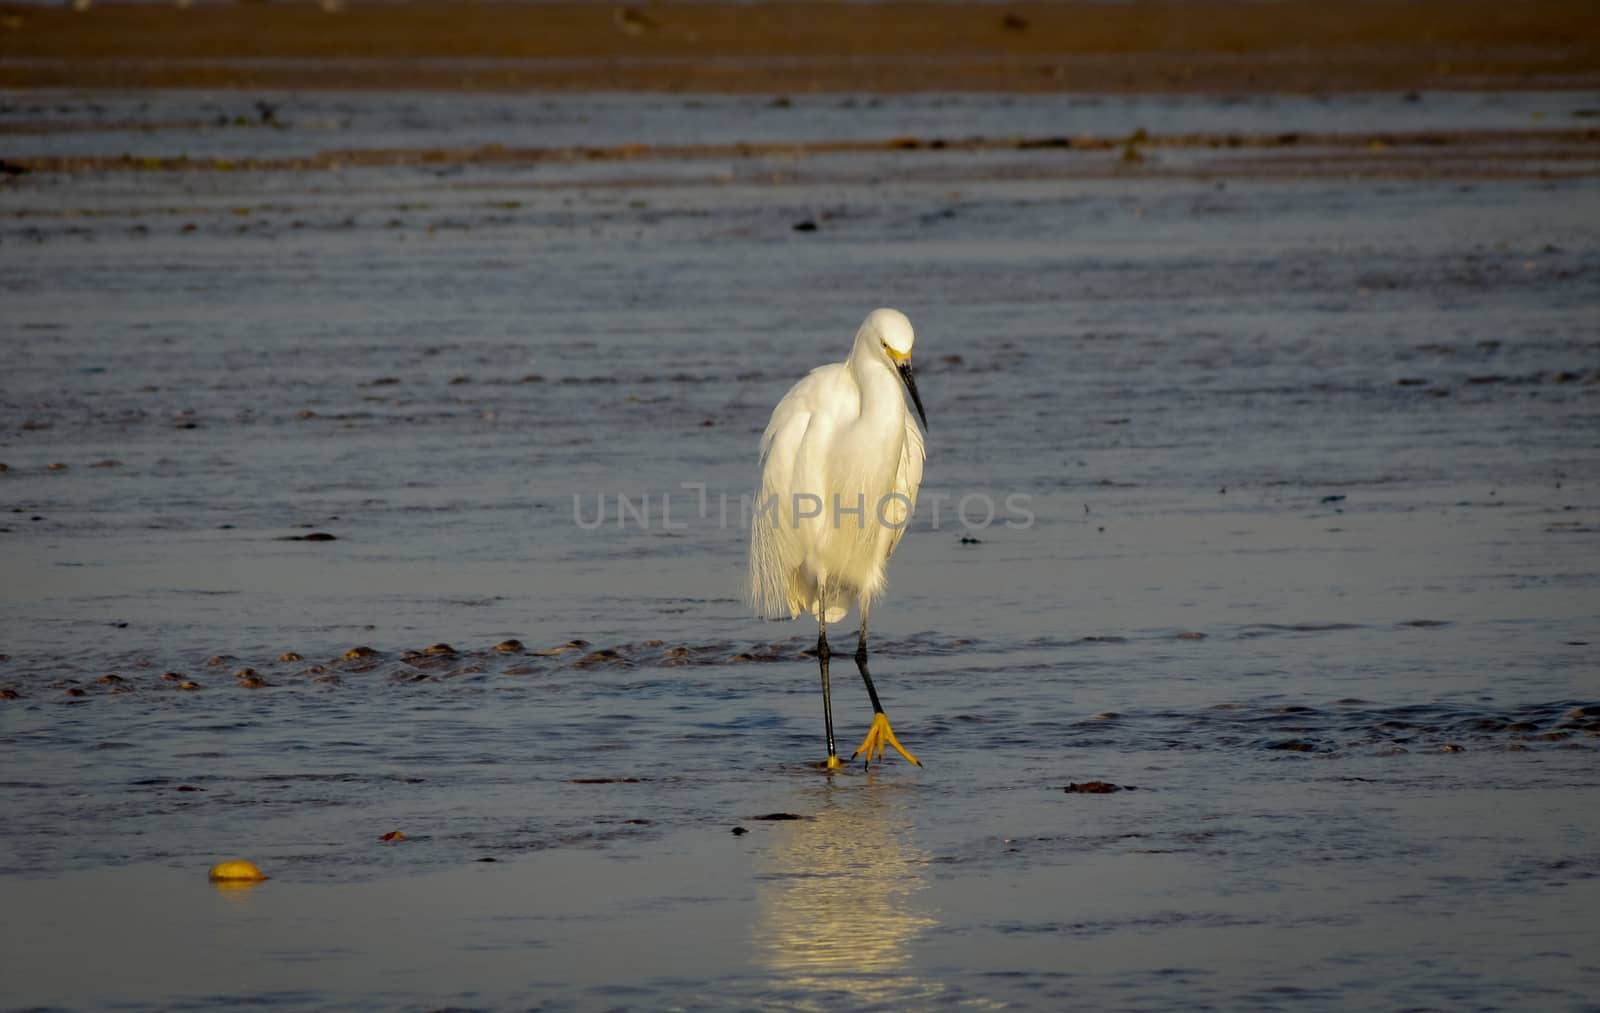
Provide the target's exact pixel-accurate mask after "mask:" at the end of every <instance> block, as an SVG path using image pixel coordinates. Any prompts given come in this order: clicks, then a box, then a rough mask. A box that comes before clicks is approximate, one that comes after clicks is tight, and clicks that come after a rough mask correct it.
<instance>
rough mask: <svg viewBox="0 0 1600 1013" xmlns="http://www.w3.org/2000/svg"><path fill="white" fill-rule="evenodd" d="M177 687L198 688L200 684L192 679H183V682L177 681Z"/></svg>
mask: <svg viewBox="0 0 1600 1013" xmlns="http://www.w3.org/2000/svg"><path fill="white" fill-rule="evenodd" d="M178 688H179V689H199V688H200V684H199V683H198V682H195V681H194V680H193V679H185V680H184V681H183V682H180V683H178Z"/></svg>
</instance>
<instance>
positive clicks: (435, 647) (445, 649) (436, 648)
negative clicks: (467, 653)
mask: <svg viewBox="0 0 1600 1013" xmlns="http://www.w3.org/2000/svg"><path fill="white" fill-rule="evenodd" d="M422 653H423V654H454V653H456V649H455V648H454V647H451V646H450V645H449V644H431V645H429V646H428V647H424V648H423V649H422Z"/></svg>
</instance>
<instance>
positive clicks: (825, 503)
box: [747, 309, 924, 765]
mask: <svg viewBox="0 0 1600 1013" xmlns="http://www.w3.org/2000/svg"><path fill="white" fill-rule="evenodd" d="M914 339H915V335H914V333H913V332H912V329H911V321H909V320H907V319H906V316H905V314H903V313H901V312H900V311H899V310H892V309H878V310H873V311H872V313H870V314H869V315H868V316H867V319H866V321H865V322H863V323H862V325H861V329H860V330H859V331H857V332H856V339H855V344H854V346H853V347H852V348H851V349H850V355H849V357H848V358H847V359H845V361H843V362H835V363H830V364H829V365H826V366H819V367H818V368H816V369H814V370H812V371H811V373H810V374H809V375H807V376H806V377H805V378H804V379H802V380H801V381H800V382H799V383H797V384H795V385H794V387H792V388H791V389H790V390H789V393H788V394H786V395H784V398H783V400H782V401H780V402H778V406H777V407H776V408H775V409H773V412H772V421H771V422H769V423H768V424H767V429H766V432H765V434H763V435H762V437H761V480H760V484H759V485H758V487H757V495H756V509H755V514H754V517H753V518H752V521H751V531H750V570H749V581H748V584H747V597H748V598H749V601H750V604H751V605H752V607H754V609H755V610H756V612H757V614H759V615H762V616H767V617H771V618H781V617H785V616H787V617H791V618H793V617H798V616H799V615H801V614H802V613H806V612H809V613H810V614H811V615H813V616H815V617H816V618H817V620H818V624H819V639H818V653H819V657H820V658H821V659H822V667H823V693H824V710H825V712H826V711H827V707H828V704H827V655H828V649H827V638H826V634H827V630H826V624H827V623H833V622H838V621H839V620H841V619H843V618H844V617H845V614H846V613H847V612H848V611H849V609H850V606H851V605H852V604H854V605H856V606H857V607H858V608H859V609H860V613H861V646H860V648H859V649H858V651H857V655H856V660H857V664H858V666H859V667H860V669H861V674H862V678H863V679H864V680H866V682H867V686H868V692H869V693H870V694H871V695H872V697H873V705H874V708H875V710H876V711H877V713H878V715H880V716H881V713H882V711H881V708H878V707H877V696H876V693H875V692H874V691H873V690H872V682H871V678H870V676H868V675H867V670H866V620H867V613H868V611H869V610H870V609H871V606H872V603H873V601H874V600H876V599H877V597H878V596H880V595H881V594H882V593H883V590H884V586H885V583H886V570H887V566H888V562H889V557H890V556H891V555H892V554H893V553H894V550H895V546H897V545H898V544H899V543H900V537H901V535H903V534H904V533H905V528H906V526H907V525H908V524H909V523H910V519H911V515H912V513H913V512H914V511H915V509H916V501H917V489H918V487H919V486H920V485H921V484H922V462H923V453H924V451H923V439H922V432H921V430H920V429H918V428H917V422H916V419H914V418H913V417H912V415H911V412H910V411H909V410H908V409H907V408H906V403H905V394H906V393H909V394H910V395H911V398H912V401H913V402H914V403H915V404H916V407H917V411H918V413H919V414H921V413H922V402H921V399H920V397H919V396H918V394H917V388H916V382H915V380H914V379H913V374H912V372H911V346H912V342H913V341H914ZM828 723H829V742H828V746H829V749H828V753H829V757H830V759H832V757H833V741H832V721H831V715H830V716H829V720H828ZM885 728H887V722H885ZM869 739H870V736H869ZM890 740H891V744H894V743H893V742H892V734H891V735H890ZM897 748H898V746H897ZM878 751H879V752H880V753H881V751H882V748H881V746H879V748H878ZM857 752H860V750H857ZM901 752H904V750H901ZM906 755H907V757H908V758H909V755H910V754H906ZM870 758H871V754H870V752H869V759H870ZM830 765H834V764H830Z"/></svg>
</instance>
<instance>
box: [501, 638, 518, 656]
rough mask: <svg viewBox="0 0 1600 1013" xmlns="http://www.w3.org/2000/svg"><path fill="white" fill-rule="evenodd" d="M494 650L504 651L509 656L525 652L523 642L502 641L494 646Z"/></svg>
mask: <svg viewBox="0 0 1600 1013" xmlns="http://www.w3.org/2000/svg"><path fill="white" fill-rule="evenodd" d="M494 649H495V650H497V651H504V652H505V653H507V654H515V653H518V652H520V651H521V650H523V647H522V641H520V640H502V641H500V642H499V643H498V644H495V645H494Z"/></svg>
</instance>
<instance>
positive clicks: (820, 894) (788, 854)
mask: <svg viewBox="0 0 1600 1013" xmlns="http://www.w3.org/2000/svg"><path fill="white" fill-rule="evenodd" d="M852 780H855V779H852ZM910 787H911V786H909V785H897V784H894V783H885V782H881V781H878V780H877V779H876V778H875V777H873V776H872V775H870V774H869V775H867V776H866V777H865V778H864V779H862V780H860V781H858V782H857V783H854V784H840V783H829V784H826V785H821V786H819V787H817V788H816V789H813V790H812V791H809V792H806V793H805V794H804V795H803V796H802V797H801V798H799V799H797V800H796V804H797V805H800V806H803V807H804V808H802V809H800V811H801V812H810V813H812V818H810V819H806V820H799V821H796V822H793V823H783V824H777V825H774V826H773V827H772V830H773V833H772V834H771V835H770V837H769V840H770V841H771V845H770V846H769V847H768V848H767V849H766V850H765V851H764V853H762V854H761V855H759V856H758V857H757V869H758V872H757V877H756V883H757V892H758V904H757V907H758V910H759V912H760V914H759V918H760V922H759V924H757V926H756V929H755V932H754V933H753V935H754V939H755V944H756V958H757V960H758V962H759V963H760V964H761V965H763V966H764V967H765V968H766V970H768V971H769V972H770V973H771V976H772V978H773V984H774V986H775V991H776V993H777V994H776V998H778V999H780V1000H781V1001H782V1002H783V1003H784V1005H785V1006H786V1007H790V1008H797V1009H824V1008H829V1009H834V1008H838V1006H839V1002H840V1001H841V1000H846V1001H848V1004H849V1005H852V1006H857V1007H860V1006H866V1005H877V1004H883V1005H887V1006H893V1007H904V1006H905V1005H906V1004H907V1003H908V1002H918V1001H921V1000H926V999H931V998H933V997H935V996H937V995H938V994H939V993H940V992H941V991H942V990H943V986H942V985H940V984H939V983H937V982H932V981H928V980H926V979H924V978H921V977H919V976H918V975H917V973H916V970H915V969H914V967H913V962H912V959H911V946H912V944H913V943H914V942H915V941H916V939H917V938H918V937H919V936H920V935H922V934H923V933H924V932H926V931H928V930H929V929H930V928H932V927H933V926H935V925H937V924H938V921H937V920H935V919H934V918H932V917H930V916H929V913H928V912H927V911H926V910H925V909H924V908H920V907H918V906H917V904H916V902H915V898H916V895H917V894H918V893H920V892H921V891H922V889H923V887H924V886H926V885H927V884H926V880H925V876H926V874H927V867H928V855H927V853H926V852H924V851H922V850H920V849H918V848H917V847H916V846H915V845H914V844H912V843H911V821H910V817H909V815H908V810H907V807H906V804H905V802H906V800H905V798H904V794H905V792H906V791H907V790H910Z"/></svg>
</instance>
